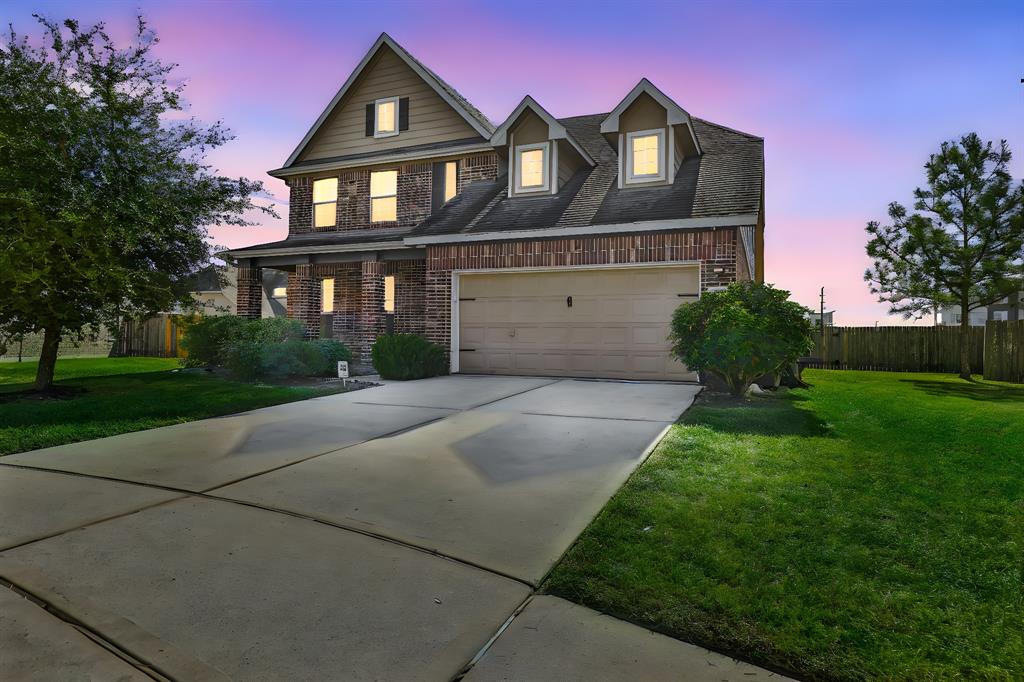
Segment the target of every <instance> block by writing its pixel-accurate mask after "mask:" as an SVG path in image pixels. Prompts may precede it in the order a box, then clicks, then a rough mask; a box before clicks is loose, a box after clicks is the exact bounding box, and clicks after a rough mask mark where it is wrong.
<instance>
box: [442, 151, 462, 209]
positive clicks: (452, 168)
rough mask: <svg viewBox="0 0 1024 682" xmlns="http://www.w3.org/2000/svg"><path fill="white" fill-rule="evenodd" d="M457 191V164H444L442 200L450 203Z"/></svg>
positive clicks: (454, 162)
mask: <svg viewBox="0 0 1024 682" xmlns="http://www.w3.org/2000/svg"><path fill="white" fill-rule="evenodd" d="M458 189H459V162H458V161H448V162H447V163H445V164H444V200H445V203H447V202H449V201H451V200H452V199H453V198H454V197H455V195H456V194H458Z"/></svg>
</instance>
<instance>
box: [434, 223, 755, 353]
mask: <svg viewBox="0 0 1024 682" xmlns="http://www.w3.org/2000/svg"><path fill="white" fill-rule="evenodd" d="M736 240H737V235H736V231H735V230H733V229H723V230H707V231H701V232H661V233H645V234H636V235H618V236H607V237H580V238H576V239H537V240H530V241H509V242H474V243H466V244H446V245H442V246H430V247H427V260H426V267H427V272H426V327H425V334H426V336H427V338H429V339H430V340H431V341H434V342H436V343H439V344H441V345H443V346H445V347H446V348H447V347H448V345H449V340H450V338H449V337H450V333H451V271H452V270H464V269H477V268H480V269H483V268H510V269H514V268H530V267H557V266H572V265H576V266H578V265H609V264H615V263H660V262H666V261H685V260H694V261H700V262H701V283H700V284H701V290H702V291H705V290H707V289H708V287H714V286H722V285H726V284H729V283H730V282H734V281H735V280H736Z"/></svg>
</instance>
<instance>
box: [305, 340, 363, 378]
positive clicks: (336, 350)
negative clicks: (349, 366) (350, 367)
mask: <svg viewBox="0 0 1024 682" xmlns="http://www.w3.org/2000/svg"><path fill="white" fill-rule="evenodd" d="M308 343H309V345H311V346H313V347H314V348H316V349H317V350H318V351H319V352H320V353H321V354H322V355H323V357H324V363H325V369H324V371H323V372H322V374H323V375H324V376H334V375H335V374H337V371H338V362H339V361H341V360H344V361H346V362H352V351H350V350H349V349H348V346H346V345H345V344H343V343H342V342H341V341H335V340H334V339H314V340H313V341H309V342H308Z"/></svg>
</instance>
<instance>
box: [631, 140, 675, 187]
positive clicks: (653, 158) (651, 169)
mask: <svg viewBox="0 0 1024 682" xmlns="http://www.w3.org/2000/svg"><path fill="white" fill-rule="evenodd" d="M626 137H627V140H626V142H627V144H628V147H627V159H626V164H627V168H628V171H629V172H628V176H627V179H628V181H630V182H644V181H650V180H664V179H665V163H664V158H665V153H664V149H665V144H664V143H665V131H664V130H642V131H639V132H635V133H629V134H628V135H627V136H626Z"/></svg>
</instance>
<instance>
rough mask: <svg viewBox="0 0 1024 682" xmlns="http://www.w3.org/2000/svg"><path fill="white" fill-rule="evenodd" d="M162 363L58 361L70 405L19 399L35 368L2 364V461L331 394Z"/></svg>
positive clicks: (148, 360) (157, 360) (155, 360)
mask: <svg viewBox="0 0 1024 682" xmlns="http://www.w3.org/2000/svg"><path fill="white" fill-rule="evenodd" d="M177 367H178V362H177V360H173V359H165V358H61V359H59V360H58V361H57V370H56V380H57V384H58V385H62V386H73V387H79V388H82V389H84V391H83V392H82V393H80V394H77V395H75V396H74V397H71V398H68V399H52V398H50V399H35V398H19V399H17V400H14V401H10V400H4V394H5V393H8V394H9V393H11V392H15V391H21V390H24V389H28V388H31V386H32V380H33V379H34V377H35V371H36V363H35V362H21V363H17V362H0V455H9V454H11V453H13V452H22V451H25V450H35V449H36V448H44V447H49V446H51V445H61V444H63V443H73V442H76V441H81V440H89V439H91V438H101V437H103V436H112V435H114V434H118V433H126V432H128V431H141V430H142V429H151V428H154V427H156V426H166V425H167V424H177V423H179V422H187V421H193V420H195V419H203V418H204V417H214V416H218V415H224V414H232V413H235V412H242V411H245V410H251V409H255V408H257V407H266V406H267V405H276V404H278V403H287V402H291V401H293V400H303V399H305V398H312V397H315V396H318V395H324V394H327V393H333V392H335V391H336V389H333V388H302V387H288V386H267V385H254V384H243V383H238V382H234V381H226V380H224V379H221V378H219V377H217V376H214V375H212V374H206V373H193V372H172V371H170V370H173V369H176V368H177Z"/></svg>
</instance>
